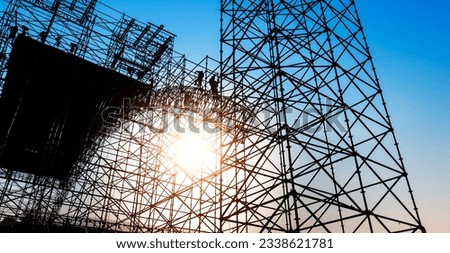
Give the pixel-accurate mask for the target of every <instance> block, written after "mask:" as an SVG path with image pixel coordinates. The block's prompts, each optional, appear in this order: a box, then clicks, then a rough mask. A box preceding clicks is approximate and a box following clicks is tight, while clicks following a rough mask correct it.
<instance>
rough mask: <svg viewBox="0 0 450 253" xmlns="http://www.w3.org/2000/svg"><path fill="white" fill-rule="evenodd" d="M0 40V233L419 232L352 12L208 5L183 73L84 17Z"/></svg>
mask: <svg viewBox="0 0 450 253" xmlns="http://www.w3.org/2000/svg"><path fill="white" fill-rule="evenodd" d="M0 32H1V36H0V40H1V45H0V50H1V58H0V64H1V65H0V77H1V81H0V94H1V97H0V117H2V122H0V231H17V232H22V231H49V232H62V231H72V232H84V231H97V232H421V231H422V232H424V231H425V229H424V227H423V226H422V224H421V221H420V218H419V214H418V211H417V207H416V203H415V201H414V198H413V194H412V190H411V187H410V184H409V181H408V175H407V173H406V170H405V167H404V164H403V162H402V157H401V155H400V152H399V148H398V143H397V141H396V138H395V135H394V130H393V127H392V124H391V121H390V117H389V114H388V112H387V110H386V103H385V101H384V98H383V96H382V91H381V88H380V85H379V81H378V78H377V76H376V73H375V68H374V67H373V62H372V58H371V56H370V53H369V49H368V46H367V43H366V38H365V36H364V33H363V29H362V26H361V22H360V20H359V17H358V13H357V10H356V7H355V2H354V1H353V0H292V1H283V0H260V1H254V0H239V1H238V0H221V52H220V53H221V59H220V61H216V60H214V59H212V58H210V57H205V58H204V59H203V60H202V61H200V62H198V63H194V62H191V61H189V60H188V59H186V58H185V57H184V56H183V55H181V54H179V53H177V52H174V51H173V49H172V48H173V43H174V38H175V36H174V35H173V34H171V33H170V32H167V31H165V30H164V27H163V26H156V25H153V24H150V23H142V22H139V21H137V20H135V19H133V18H131V17H128V16H126V15H123V14H120V13H118V12H116V11H114V10H112V9H110V8H109V7H107V6H105V5H103V4H101V3H99V2H98V1H95V0H55V1H50V0H43V1H34V0H12V1H10V2H9V5H8V7H7V10H6V11H5V12H4V13H3V16H2V18H1V21H0Z"/></svg>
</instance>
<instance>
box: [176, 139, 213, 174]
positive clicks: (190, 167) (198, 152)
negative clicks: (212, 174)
mask: <svg viewBox="0 0 450 253" xmlns="http://www.w3.org/2000/svg"><path fill="white" fill-rule="evenodd" d="M209 135H210V134H209ZM172 149H173V159H174V162H175V165H176V167H177V168H178V169H181V170H182V171H184V172H185V173H189V174H196V173H199V172H200V173H201V172H206V171H212V170H214V168H215V164H216V154H215V152H214V150H215V147H214V142H213V140H211V136H208V134H205V133H191V132H187V133H179V134H178V135H177V136H176V139H175V141H174V144H173V147H172Z"/></svg>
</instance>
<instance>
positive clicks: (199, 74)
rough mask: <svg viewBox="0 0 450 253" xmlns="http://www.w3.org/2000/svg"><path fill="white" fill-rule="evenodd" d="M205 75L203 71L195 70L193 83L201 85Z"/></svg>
mask: <svg viewBox="0 0 450 253" xmlns="http://www.w3.org/2000/svg"><path fill="white" fill-rule="evenodd" d="M204 77H205V72H203V71H201V70H200V71H197V79H195V84H196V85H197V86H198V87H200V88H201V87H202V82H203V78H204Z"/></svg>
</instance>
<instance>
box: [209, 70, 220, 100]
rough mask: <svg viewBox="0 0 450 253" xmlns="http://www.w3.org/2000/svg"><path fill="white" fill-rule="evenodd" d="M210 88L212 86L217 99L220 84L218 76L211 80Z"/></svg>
mask: <svg viewBox="0 0 450 253" xmlns="http://www.w3.org/2000/svg"><path fill="white" fill-rule="evenodd" d="M209 86H211V92H212V93H213V95H214V96H215V97H217V96H219V92H218V88H219V82H218V81H216V75H213V76H212V77H211V78H210V79H209Z"/></svg>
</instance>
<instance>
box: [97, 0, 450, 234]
mask: <svg viewBox="0 0 450 253" xmlns="http://www.w3.org/2000/svg"><path fill="white" fill-rule="evenodd" d="M105 2H106V3H107V4H109V5H111V6H112V7H114V8H116V9H119V10H120V11H124V12H126V13H127V14H129V15H130V16H133V17H136V18H138V19H140V20H142V21H150V22H153V23H155V24H164V25H165V27H166V29H168V30H169V31H171V32H173V33H175V34H176V35H177V38H176V40H175V49H176V50H177V51H179V52H181V53H185V54H186V56H187V57H189V58H191V59H193V60H199V59H201V58H203V56H205V55H210V56H212V57H214V58H217V59H218V58H219V25H220V23H219V17H220V12H219V8H220V1H219V0H214V1H213V0H208V1H202V0H196V1H185V0H172V1H167V0H165V1H162V0H146V1H143V0H141V1H136V0H135V1H132V2H131V1H127V0H116V1H110V2H107V1H105ZM356 2H357V5H358V7H359V12H360V16H361V19H362V23H363V26H364V27H365V32H366V35H367V38H368V43H369V46H370V48H371V52H372V55H373V57H374V61H375V65H376V67H377V71H378V75H379V77H380V80H381V85H382V88H383V90H384V96H385V98H386V100H387V103H388V110H389V111H390V114H391V116H392V120H393V124H394V127H395V129H396V135H397V138H398V139H399V142H400V148H401V151H402V153H403V156H404V157H405V163H406V166H407V170H408V172H409V174H410V180H411V183H412V187H413V190H414V194H415V197H416V201H417V202H418V206H419V209H420V210H419V211H420V214H421V216H422V219H423V222H424V223H425V226H426V227H427V229H428V230H429V232H450V183H449V182H450V117H449V116H450V115H449V111H450V102H449V98H450V49H449V46H450V15H448V13H447V12H448V11H449V10H450V2H449V1H446V0H429V1H416V0H396V1H389V0H376V1H374V0H359V1H356ZM131 3H132V4H131Z"/></svg>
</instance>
